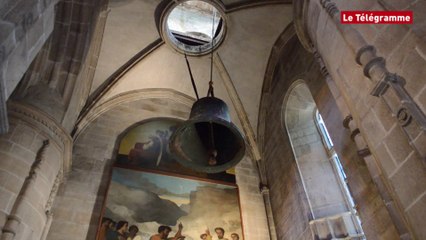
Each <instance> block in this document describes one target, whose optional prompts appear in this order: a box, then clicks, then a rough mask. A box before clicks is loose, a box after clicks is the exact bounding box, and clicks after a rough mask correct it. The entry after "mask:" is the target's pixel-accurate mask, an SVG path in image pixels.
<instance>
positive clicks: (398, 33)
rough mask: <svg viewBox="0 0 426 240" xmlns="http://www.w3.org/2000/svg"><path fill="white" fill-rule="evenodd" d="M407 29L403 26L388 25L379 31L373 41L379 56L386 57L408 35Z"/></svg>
mask: <svg viewBox="0 0 426 240" xmlns="http://www.w3.org/2000/svg"><path fill="white" fill-rule="evenodd" d="M408 30H409V29H408V28H407V26H405V25H397V24H394V25H392V24H390V25H387V26H386V27H384V28H383V29H381V32H380V33H379V35H378V36H377V38H376V41H374V43H373V44H374V46H376V47H377V50H378V53H379V55H381V56H383V57H385V58H386V57H388V56H389V55H390V54H391V53H392V52H393V51H394V50H395V49H396V48H398V47H399V44H400V42H401V41H402V40H403V39H404V37H405V36H406V35H407V33H408Z"/></svg>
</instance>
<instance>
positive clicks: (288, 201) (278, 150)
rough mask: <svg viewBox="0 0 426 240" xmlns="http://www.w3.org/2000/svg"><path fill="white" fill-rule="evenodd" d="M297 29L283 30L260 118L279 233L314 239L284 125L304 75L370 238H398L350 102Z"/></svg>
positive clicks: (304, 197) (271, 65)
mask: <svg viewBox="0 0 426 240" xmlns="http://www.w3.org/2000/svg"><path fill="white" fill-rule="evenodd" d="M291 33H293V34H294V30H293V29H292V27H290V28H288V29H287V30H286V31H284V32H283V34H282V35H281V37H280V39H278V40H277V42H276V44H275V47H274V50H275V51H274V52H272V54H271V58H270V62H269V66H268V71H267V73H266V79H265V83H264V87H263V97H262V103H261V115H260V121H263V123H261V122H260V123H259V125H260V127H259V139H263V141H261V142H260V144H261V147H262V154H263V156H262V157H263V161H265V166H266V169H267V172H268V180H269V184H270V189H271V192H270V194H271V201H272V207H273V210H274V213H275V214H274V217H275V224H276V228H277V234H278V239H312V236H311V232H310V230H309V225H308V222H309V220H311V216H310V214H309V205H308V202H307V198H306V193H305V191H304V189H303V186H302V183H301V178H300V175H299V173H298V169H297V166H296V161H295V159H294V155H293V152H292V148H291V145H290V141H289V138H288V133H287V132H286V129H285V127H283V125H281V119H282V116H281V111H282V107H283V105H282V104H283V103H284V97H285V95H286V93H287V91H288V90H289V89H290V86H291V84H292V83H293V82H294V81H296V80H298V79H303V80H304V81H305V82H306V83H307V85H308V87H309V88H310V91H311V93H312V95H313V97H314V100H315V102H316V104H317V107H318V109H319V112H320V113H321V115H322V116H323V118H324V122H325V124H326V125H327V127H328V130H329V131H330V135H331V138H332V140H333V143H334V145H335V149H336V152H337V154H338V155H339V157H340V159H341V161H342V163H343V167H344V169H345V170H346V174H347V176H348V181H349V186H350V189H351V190H352V193H353V197H354V200H355V202H356V203H357V205H358V208H357V210H358V212H359V214H360V217H361V221H362V223H363V228H364V231H365V234H366V236H367V238H368V239H397V238H398V233H397V232H396V230H395V227H394V225H393V222H392V221H391V218H390V216H389V213H388V211H387V210H386V207H385V205H384V204H383V200H382V199H381V197H380V195H379V193H378V191H377V189H376V186H375V185H374V183H373V181H372V178H371V176H370V174H369V172H368V170H367V168H366V166H365V164H364V163H363V162H362V159H361V158H359V157H358V155H357V153H356V150H357V149H356V145H355V144H354V143H353V142H352V141H351V139H350V131H348V130H347V129H345V128H344V127H343V124H342V121H343V119H344V116H343V114H346V112H341V110H340V109H342V108H340V106H339V105H338V104H344V102H343V103H342V102H340V101H339V102H337V101H336V100H335V99H334V97H333V95H332V94H331V91H330V89H331V90H335V89H336V87H335V86H334V85H330V84H328V82H326V81H325V80H324V78H323V77H322V75H321V72H320V71H319V70H320V69H319V67H318V64H317V63H316V61H315V60H314V58H313V55H311V54H310V53H308V52H307V51H305V50H304V49H303V48H302V46H301V45H300V43H298V40H297V39H295V38H294V37H291ZM265 106H267V107H265ZM344 107H345V106H343V109H344ZM263 108H265V109H263ZM346 108H347V107H346ZM262 109H263V110H262ZM262 126H263V128H264V130H262Z"/></svg>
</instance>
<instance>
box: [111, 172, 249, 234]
mask: <svg viewBox="0 0 426 240" xmlns="http://www.w3.org/2000/svg"><path fill="white" fill-rule="evenodd" d="M103 217H104V218H109V219H112V220H114V221H115V222H118V221H121V220H125V221H128V222H129V226H130V225H136V226H137V227H138V228H139V233H138V234H139V235H140V236H141V239H147V240H148V239H149V238H150V236H152V235H154V234H156V233H157V229H158V227H159V226H160V225H167V226H170V227H171V228H172V230H173V231H172V232H171V233H170V235H169V237H170V236H174V233H175V231H176V230H177V229H178V224H179V223H181V224H182V225H183V231H182V235H183V236H185V239H186V240H196V239H200V235H201V234H203V233H204V232H205V231H206V229H209V230H210V232H211V234H212V236H213V239H215V238H216V234H215V231H214V229H215V228H217V227H221V228H223V229H224V230H225V237H226V238H228V239H231V234H232V233H236V234H238V235H239V236H240V239H243V237H242V236H243V235H242V227H241V215H240V207H239V200H238V189H237V188H236V186H235V185H232V184H219V183H212V182H211V181H210V182H206V181H200V180H193V179H187V178H181V177H175V176H169V175H163V174H157V173H150V172H143V171H136V170H131V169H124V168H118V167H115V168H113V172H112V179H111V183H110V186H109V191H108V194H107V199H106V203H105V210H104V215H103Z"/></svg>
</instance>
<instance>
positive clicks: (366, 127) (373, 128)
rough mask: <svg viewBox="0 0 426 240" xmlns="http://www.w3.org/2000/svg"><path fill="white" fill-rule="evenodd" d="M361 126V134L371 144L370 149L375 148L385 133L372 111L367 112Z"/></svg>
mask: <svg viewBox="0 0 426 240" xmlns="http://www.w3.org/2000/svg"><path fill="white" fill-rule="evenodd" d="M361 125H362V127H363V129H362V130H361V132H363V133H364V134H365V135H364V136H366V137H367V139H368V140H369V142H370V144H371V146H370V147H375V146H376V145H377V144H379V143H380V142H381V141H382V139H383V137H384V136H385V135H386V131H385V130H384V128H383V126H382V124H381V122H380V120H378V119H377V117H376V116H375V114H374V113H373V111H372V110H370V111H368V113H367V114H366V115H365V117H364V119H362V121H361Z"/></svg>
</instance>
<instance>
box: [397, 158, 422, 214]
mask: <svg viewBox="0 0 426 240" xmlns="http://www.w3.org/2000/svg"><path fill="white" fill-rule="evenodd" d="M390 181H391V183H392V185H393V187H394V189H395V192H396V193H397V195H398V197H399V199H400V201H401V204H402V206H403V207H404V208H407V207H408V206H410V204H412V203H413V202H414V201H415V200H416V199H417V198H418V197H419V196H420V195H421V194H422V193H424V192H425V191H426V185H425V184H424V183H425V182H426V169H425V165H424V164H423V163H422V160H421V159H419V158H418V157H417V156H416V155H415V154H412V155H411V156H410V158H408V160H407V161H405V162H404V163H403V165H402V166H401V167H400V168H399V169H398V170H397V172H396V173H395V174H394V175H392V176H391V177H390Z"/></svg>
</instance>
